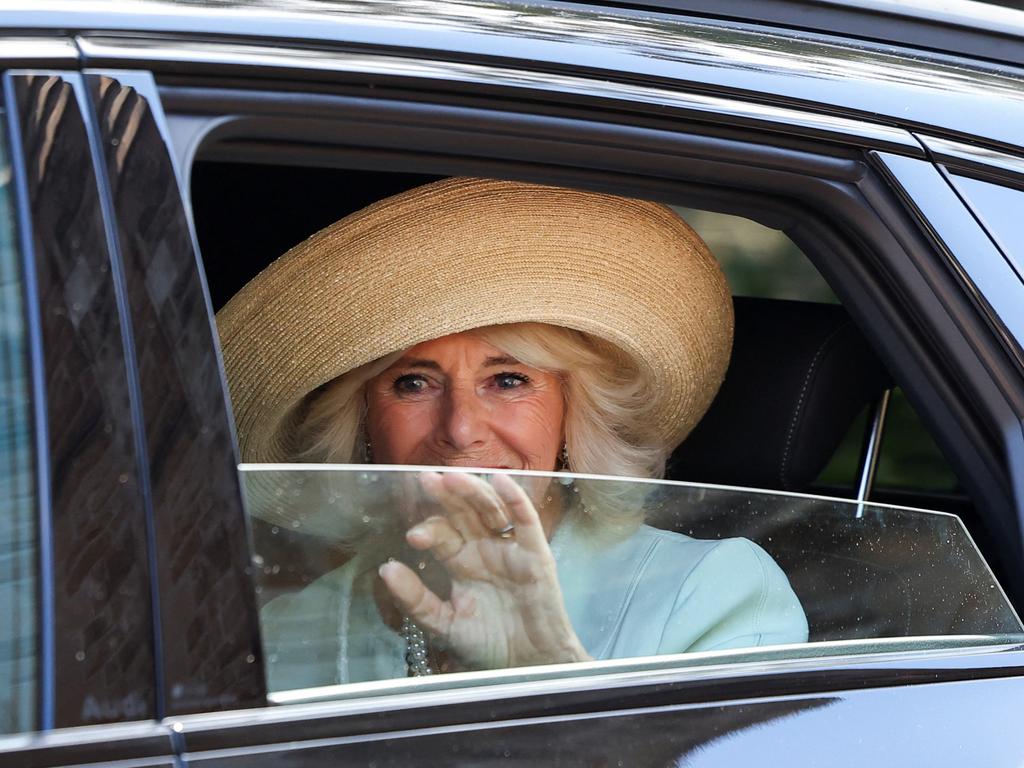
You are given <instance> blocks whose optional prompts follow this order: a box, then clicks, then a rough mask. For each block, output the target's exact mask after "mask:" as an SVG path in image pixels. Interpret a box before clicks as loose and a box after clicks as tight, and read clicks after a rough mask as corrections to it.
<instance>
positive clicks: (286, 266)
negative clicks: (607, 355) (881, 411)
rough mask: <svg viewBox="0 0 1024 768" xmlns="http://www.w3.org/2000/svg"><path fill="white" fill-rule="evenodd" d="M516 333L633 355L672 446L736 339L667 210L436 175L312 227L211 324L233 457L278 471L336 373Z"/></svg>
mask: <svg viewBox="0 0 1024 768" xmlns="http://www.w3.org/2000/svg"><path fill="white" fill-rule="evenodd" d="M518 322H541V323H550V324H553V325H560V326H564V327H567V328H573V329H576V330H580V331H584V332H586V333H589V334H593V335H594V336H597V337H600V338H602V339H605V340H606V341H608V342H611V343H612V344H614V345H616V346H617V347H618V348H619V349H621V350H622V351H623V352H625V353H626V354H627V355H629V356H630V357H631V358H632V359H634V360H635V361H636V363H637V365H638V366H640V367H641V368H643V369H645V370H646V371H647V372H648V373H649V375H650V376H651V377H652V380H653V382H654V392H655V394H654V396H655V398H656V401H657V402H656V408H657V411H658V413H659V418H658V422H659V424H660V425H661V435H662V438H663V439H664V443H665V446H666V447H669V448H671V447H674V446H675V445H677V444H678V443H680V442H681V441H682V440H683V438H685V437H686V435H687V434H688V433H689V432H690V430H691V429H692V428H693V426H694V425H695V424H696V423H697V421H698V420H699V419H700V417H701V416H702V415H703V414H704V411H705V410H706V409H707V407H708V406H709V405H710V403H711V400H712V398H713V397H714V395H715V393H716V392H717V390H718V387H719V385H720V384H721V381H722V378H723V377H724V375H725V369H726V366H727V365H728V360H729V353H730V349H731V344H732V328H733V316H732V301H731V298H730V294H729V289H728V285H727V283H726V281H725V278H724V276H723V274H722V272H721V270H720V269H719V267H718V264H717V262H716V261H715V259H714V257H712V255H711V254H710V252H709V251H708V249H707V247H706V246H705V244H704V242H703V241H702V240H701V239H700V238H699V237H698V236H697V235H696V233H694V232H693V230H692V229H690V227H689V226H688V225H687V224H686V223H685V222H684V221H683V220H682V219H680V218H679V217H678V216H677V215H676V214H675V213H673V212H672V211H671V209H669V208H667V207H665V206H663V205H659V204H655V203H650V202H644V201H639V200H631V199H627V198H621V197H616V196H612V195H603V194H596V193H591V192H581V191H576V190H568V189H561V188H557V187H546V186H539V185H534V184H523V183H516V182H507V181H491V180H480V179H462V178H460V179H448V180H445V181H441V182H437V183H434V184H428V185H426V186H423V187H418V188H416V189H413V190H410V191H408V192H405V193H402V194H400V195H396V196H394V197H390V198H387V199H385V200H382V201H380V202H378V203H375V204H373V205H371V206H369V207H367V208H364V209H363V210H361V211H358V212H356V213H354V214H352V215H350V216H347V217H346V218H344V219H342V220H340V221H338V222H336V223H334V224H332V225H331V226H329V227H327V228H326V229H323V230H321V231H320V232H317V233H316V234H315V235H313V236H312V237H310V238H309V239H307V240H306V241H304V242H302V243H300V244H299V245H297V246H295V247H294V248H292V249H291V250H290V251H288V252H287V253H286V254H285V255H283V256H282V257H280V258H279V259H277V260H276V261H275V262H274V263H273V264H271V265H270V266H269V267H267V269H265V270H264V271H263V272H261V273H260V274H259V275H257V276H256V277H255V278H253V279H252V280H251V281H250V282H249V283H248V284H247V285H246V286H245V287H244V288H243V289H242V290H241V291H239V293H238V294H236V295H235V296H234V298H232V299H231V301H230V302H228V304H227V305H226V306H225V307H224V308H223V309H222V310H221V311H220V312H219V313H218V314H217V327H218V330H219V333H220V338H221V345H222V350H223V354H224V364H225V368H226V371H227V377H228V382H229V387H230V390H231V398H232V405H233V407H234V413H235V420H236V424H237V429H238V436H239V443H240V448H241V454H242V460H243V461H246V462H276V461H287V460H288V459H289V436H290V432H291V424H292V420H293V417H294V413H295V411H296V409H297V407H298V406H299V405H300V403H301V402H302V400H303V399H304V398H305V396H306V395H307V394H308V393H310V392H311V391H312V390H314V389H316V388H317V387H319V386H320V385H322V384H324V383H326V382H328V381H331V380H332V379H334V378H336V377H338V376H340V375H342V374H344V373H346V372H347V371H349V370H352V369H353V368H356V367H358V366H360V365H363V364H365V363H368V362H370V361H372V360H375V359H377V358H379V357H382V356H384V355H386V354H389V353H391V352H394V351H397V350H401V349H406V348H408V347H410V346H413V345H415V344H418V343H420V342H422V341H427V340H430V339H435V338H438V337H441V336H446V335H448V334H452V333H457V332H460V331H465V330H469V329H472V328H478V327H482V326H488V325H497V324H502V323H518Z"/></svg>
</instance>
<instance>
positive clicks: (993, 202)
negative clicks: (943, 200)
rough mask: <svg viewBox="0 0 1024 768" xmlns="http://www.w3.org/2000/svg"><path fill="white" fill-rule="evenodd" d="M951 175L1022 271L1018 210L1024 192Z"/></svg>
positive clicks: (1023, 239)
mask: <svg viewBox="0 0 1024 768" xmlns="http://www.w3.org/2000/svg"><path fill="white" fill-rule="evenodd" d="M950 178H951V179H953V183H954V184H955V185H956V188H957V190H958V191H959V192H960V194H961V195H963V196H964V197H965V198H966V199H967V202H968V203H969V204H970V206H971V208H972V209H973V210H974V212H975V213H976V214H977V215H978V217H979V218H980V219H981V223H982V224H983V225H984V226H985V228H986V229H987V230H988V232H989V234H990V235H992V237H993V238H994V239H995V241H996V243H997V244H998V245H999V247H1000V249H1002V251H1003V253H1004V254H1006V257H1007V258H1008V259H1009V260H1010V262H1011V263H1012V264H1013V266H1014V268H1016V270H1017V274H1019V275H1024V227H1022V226H1021V222H1020V217H1021V211H1024V192H1022V191H1021V190H1019V189H1013V188H1012V187H1004V186H1002V185H1001V184H992V183H991V182H988V181H978V180H977V179H970V178H968V177H966V176H956V175H952V176H950Z"/></svg>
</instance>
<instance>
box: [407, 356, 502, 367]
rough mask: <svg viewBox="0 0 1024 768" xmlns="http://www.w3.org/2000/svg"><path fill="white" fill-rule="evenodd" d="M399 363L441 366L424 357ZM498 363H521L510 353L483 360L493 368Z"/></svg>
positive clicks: (486, 365)
mask: <svg viewBox="0 0 1024 768" xmlns="http://www.w3.org/2000/svg"><path fill="white" fill-rule="evenodd" d="M399 364H400V365H402V366H403V367H406V368H426V369H428V370H431V371H440V370H441V366H440V365H439V364H438V363H437V362H436V361H434V360H428V359H426V358H413V359H411V360H401V361H399ZM500 365H522V363H520V362H519V361H518V360H516V359H515V358H514V357H512V356H511V355H496V356H494V357H488V358H487V359H485V360H484V368H494V367H496V366H500Z"/></svg>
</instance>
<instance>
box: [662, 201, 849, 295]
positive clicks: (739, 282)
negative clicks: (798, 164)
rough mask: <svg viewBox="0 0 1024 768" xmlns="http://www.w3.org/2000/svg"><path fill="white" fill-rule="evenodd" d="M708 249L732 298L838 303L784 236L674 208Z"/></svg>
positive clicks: (733, 219) (744, 222)
mask: <svg viewBox="0 0 1024 768" xmlns="http://www.w3.org/2000/svg"><path fill="white" fill-rule="evenodd" d="M675 210H676V212H677V213H679V215H680V216H682V217H683V218H684V219H686V222H687V223H688V224H689V225H690V226H691V227H693V228H694V230H696V232H697V234H698V235H700V236H701V238H702V239H703V240H704V242H706V243H707V244H708V247H709V248H710V249H711V252H712V253H713V254H715V258H717V259H718V262H719V263H720V264H721V265H722V270H723V271H724V272H725V275H726V277H727V278H728V279H729V287H730V288H732V292H733V295H735V296H759V297H762V298H766V299H795V300H799V301H818V302H827V303H830V304H836V303H838V302H839V300H838V299H837V298H836V296H835V294H834V293H832V289H831V288H829V286H828V283H826V282H825V279H824V278H823V277H822V276H821V275H820V274H819V273H818V270H817V269H815V267H814V265H813V264H811V262H810V260H809V259H808V258H807V257H806V256H805V255H804V254H803V252H802V251H801V250H800V249H799V248H797V247H796V245H795V244H794V243H793V241H792V240H790V239H789V238H788V237H787V236H786V235H785V233H783V232H781V231H779V230H777V229H771V228H769V227H765V226H763V225H761V224H758V223H757V222H756V221H752V220H750V219H745V218H743V217H742V216H730V215H729V214H725V213H715V212H713V211H702V210H697V209H694V208H680V207H675Z"/></svg>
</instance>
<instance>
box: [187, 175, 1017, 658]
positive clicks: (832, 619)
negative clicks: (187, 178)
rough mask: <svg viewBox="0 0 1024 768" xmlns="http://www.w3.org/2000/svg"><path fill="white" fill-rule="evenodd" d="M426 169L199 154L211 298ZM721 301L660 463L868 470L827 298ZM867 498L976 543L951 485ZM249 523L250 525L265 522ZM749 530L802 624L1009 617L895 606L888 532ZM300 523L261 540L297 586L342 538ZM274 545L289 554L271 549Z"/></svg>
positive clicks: (695, 528) (950, 622) (684, 467)
mask: <svg viewBox="0 0 1024 768" xmlns="http://www.w3.org/2000/svg"><path fill="white" fill-rule="evenodd" d="M437 178H439V177H438V176H432V175H425V174H408V173H394V172H386V173H385V172H377V171H367V170H351V169H338V168H324V167H316V166H315V165H268V164H257V163H249V162H219V161H217V160H205V161H204V160H202V159H200V161H198V162H196V163H195V164H194V165H193V167H192V173H191V185H192V203H193V208H194V217H195V223H196V229H197V236H198V240H199V245H200V249H201V253H202V255H203V261H204V266H205V269H206V277H207V281H208V284H209V290H210V294H211V298H212V301H213V305H214V309H215V310H216V309H219V308H220V307H221V306H223V304H224V303H225V302H226V301H227V300H228V299H229V298H230V297H231V296H232V295H233V294H234V293H235V292H236V291H237V290H239V289H240V288H241V287H242V286H243V285H244V284H245V282H246V281H248V280H249V279H250V278H251V277H252V276H254V275H255V274H256V273H257V272H259V271H260V270H261V269H263V268H264V267H266V266H267V265H268V264H269V263H270V262H271V261H273V260H274V259H275V258H276V257H277V256H279V255H280V254H282V253H284V252H285V251H286V250H287V249H288V248H289V247H291V246H292V245H294V244H296V243H298V242H300V241H301V240H303V239H304V238H305V237H307V236H309V235H310V234H312V233H313V232H316V231H317V230H319V229H321V228H323V227H325V226H327V225H328V224H330V223H332V222H334V221H335V220H337V219H338V218H340V217H342V216H344V215H346V214H348V213H351V212H353V211H356V210H359V209H360V208H362V207H364V206H366V205H368V204H370V203H372V202H374V201H376V200H378V199H381V198H383V197H386V196H388V195H391V194H395V193H398V192H400V191H403V190H405V189H409V188H411V187H414V186H417V185H420V184H424V183H427V182H429V181H432V180H434V179H437ZM735 311H736V331H735V342H734V349H733V357H732V363H731V366H730V369H729V372H728V374H727V377H726V380H725V383H724V385H723V387H722V389H721V390H720V393H719V395H718V397H717V399H716V400H715V402H714V404H713V405H712V407H711V410H710V411H709V412H708V414H707V415H706V416H705V418H704V419H703V421H702V422H701V423H700V425H699V426H698V427H697V429H696V430H695V431H694V432H693V433H692V435H691V436H690V437H689V438H688V440H687V441H686V442H685V443H684V444H683V445H682V446H680V447H679V449H677V451H676V452H675V453H674V454H673V456H672V457H671V459H670V461H669V464H668V468H667V477H668V479H672V480H684V481H693V482H702V483H711V484H716V485H724V486H738V487H741V488H754V489H771V490H781V491H795V492H801V493H817V494H822V495H828V496H846V497H855V496H856V493H857V490H858V485H861V484H863V482H864V479H865V478H864V476H865V473H868V474H869V475H870V474H872V473H873V467H869V466H868V464H869V462H870V461H871V457H870V455H869V454H870V451H869V450H868V448H869V445H870V443H871V441H872V440H873V439H874V440H875V441H876V442H877V440H878V439H880V434H878V429H879V425H878V424H874V427H875V434H874V435H872V426H873V423H872V422H873V420H872V418H871V417H872V416H873V415H877V408H878V406H879V403H880V402H881V400H882V399H883V395H884V394H885V393H886V392H887V391H889V390H890V389H891V388H892V387H893V385H894V382H893V378H892V376H891V375H890V373H889V372H888V371H887V369H886V367H885V366H884V365H883V363H882V362H881V361H880V359H879V357H878V356H877V355H876V353H875V351H874V350H873V349H872V346H871V344H870V343H869V342H868V341H867V339H866V338H865V336H864V335H863V334H862V333H861V332H860V330H859V329H858V328H857V326H856V325H855V323H854V322H853V320H852V319H851V317H850V316H849V314H848V313H847V312H846V311H845V309H844V308H843V307H842V306H840V305H838V304H821V303H815V302H806V301H787V300H780V299H774V298H764V297H742V296H738V297H736V299H735ZM876 421H877V420H876ZM844 442H845V443H847V444H850V443H852V444H853V445H854V446H855V447H854V449H853V453H854V455H856V457H857V461H856V466H855V467H854V466H851V467H849V468H848V470H847V474H848V480H847V481H846V482H845V483H843V484H840V485H836V484H835V483H822V482H821V481H820V480H819V478H820V477H821V475H822V471H823V469H824V468H825V467H826V465H828V464H829V462H830V460H831V459H833V456H834V455H835V454H836V452H837V449H838V448H839V447H840V445H841V444H842V443H844ZM868 483H869V485H870V479H869V480H868ZM871 499H872V500H873V501H877V502H880V503H884V502H889V503H898V504H902V505H907V506H917V507H921V508H925V509H941V510H947V511H953V512H956V513H957V514H959V515H960V516H961V518H962V519H964V521H965V523H966V525H967V526H968V528H969V529H970V531H971V533H972V534H973V536H974V538H975V539H976V540H977V541H978V542H979V543H980V544H981V546H982V549H983V551H985V545H986V542H987V533H986V529H985V527H984V526H983V525H982V524H981V521H980V520H979V518H978V516H977V515H976V514H975V513H974V512H973V507H972V505H971V504H970V501H969V500H968V498H967V497H966V495H965V494H964V493H963V492H953V493H944V494H936V493H934V492H933V491H931V490H929V489H921V490H920V491H917V492H915V491H913V490H912V489H911V490H907V489H895V490H888V491H887V490H886V489H884V488H882V489H875V490H874V492H873V493H872V496H871ZM651 522H652V523H653V524H655V525H660V526H662V527H668V528H673V529H677V530H680V531H682V532H684V533H688V534H690V535H694V536H698V537H705V538H711V537H725V536H729V535H737V534H730V522H729V517H728V515H723V514H711V515H707V516H704V517H701V518H700V519H692V518H690V519H685V520H681V519H679V518H678V516H676V515H667V516H665V517H664V518H663V519H654V520H652V521H651ZM253 524H254V527H255V534H256V536H257V539H259V538H260V535H261V532H262V526H264V525H265V524H264V523H261V522H260V521H258V520H254V522H253ZM762 533H763V536H760V537H759V536H752V538H756V539H757V540H758V542H759V543H760V544H761V545H762V546H764V547H765V549H767V550H768V551H769V552H770V553H771V554H772V555H773V556H774V557H775V558H776V560H777V561H778V562H779V563H780V565H782V566H783V568H784V570H785V571H786V572H787V574H788V575H789V576H790V579H791V581H792V583H793V586H794V588H795V589H796V591H797V593H798V595H799V596H800V598H801V601H802V602H803V604H804V606H805V609H806V611H807V613H808V617H809V620H810V623H811V637H812V639H819V640H827V639H848V638H852V637H871V636H876V637H877V636H906V635H928V634H949V633H958V634H963V633H968V632H974V631H977V632H981V631H989V632H991V631H993V627H995V628H1001V629H1003V630H1005V631H1013V629H1014V624H1013V622H1014V619H1013V617H1012V616H1011V615H1009V614H1005V613H1003V612H1001V611H1002V608H1001V606H1000V605H999V604H998V601H996V602H992V601H991V600H988V599H983V600H981V601H980V602H978V603H977V605H975V606H974V607H973V608H970V609H968V608H965V607H964V605H962V604H961V603H960V602H958V603H957V604H956V605H955V606H952V607H951V606H945V607H944V608H943V610H941V611H938V610H927V611H922V610H912V609H911V608H910V607H909V606H910V605H911V603H912V602H913V601H912V600H911V596H913V595H918V596H921V595H927V594H936V593H935V592H931V593H929V591H928V590H927V589H926V587H925V585H924V584H923V583H918V584H914V583H910V582H907V583H902V582H901V586H900V588H899V589H897V590H895V591H892V590H890V592H889V593H884V590H883V591H881V592H880V591H879V590H878V589H873V586H877V585H879V584H881V583H887V582H886V578H887V577H888V576H891V574H892V573H893V571H892V569H891V568H890V565H889V564H890V562H891V559H892V558H893V557H898V552H896V551H894V550H891V548H890V549H889V550H885V548H882V547H879V548H877V549H871V550H870V551H868V550H867V549H866V548H865V547H864V546H863V541H862V540H860V539H859V538H858V537H856V536H852V537H845V538H844V537H843V536H842V535H827V534H821V533H820V532H818V533H815V532H814V531H813V530H811V529H809V528H808V527H807V526H806V525H803V524H797V523H794V524H793V525H789V526H788V527H787V524H785V523H783V524H781V526H780V525H778V524H772V525H770V526H767V527H766V528H765V529H764V530H763V531H762ZM744 535H750V534H749V532H745V533H744ZM308 538H309V537H305V536H303V535H302V534H300V533H293V532H288V534H287V535H285V536H278V537H274V539H273V542H274V543H273V544H272V545H271V546H274V547H283V548H286V549H287V548H289V547H291V546H295V545H296V543H298V544H301V546H302V548H303V552H304V553H305V556H304V564H296V563H294V562H291V563H290V564H289V565H288V566H287V567H285V568H284V569H283V570H282V572H281V573H280V575H279V576H278V577H276V578H277V580H278V581H279V587H280V589H283V590H287V589H294V588H298V587H300V586H301V585H302V584H304V583H308V581H310V580H311V579H312V578H315V577H316V576H317V575H319V574H320V573H323V572H325V571H326V570H328V569H330V568H332V567H336V566H337V565H338V564H340V562H343V560H344V555H343V554H341V553H338V552H335V551H332V549H331V548H330V547H329V546H324V545H322V544H320V543H318V542H314V541H309V540H307V539H308ZM266 540H267V541H269V540H270V539H269V537H268V538H267V539H266ZM894 541H895V544H894V546H896V547H897V548H898V546H899V541H898V540H894ZM288 542H292V543H291V544H289V543H288ZM282 561H283V562H289V561H288V558H287V557H284V558H282ZM825 574H831V575H832V576H833V577H835V575H836V574H843V576H842V578H844V579H845V580H846V583H848V584H850V585H851V587H850V589H849V590H847V594H846V595H845V596H844V597H843V599H842V600H841V601H840V602H839V604H837V601H836V595H835V593H834V591H833V590H832V589H831V588H829V587H828V586H827V584H828V583H829V582H831V583H833V584H834V583H835V579H834V578H832V579H824V580H823V575H825ZM931 578H934V574H933V575H932V576H931ZM274 591H276V590H274ZM939 594H941V593H939ZM264 597H265V596H264ZM975 597H976V596H975ZM972 599H974V598H969V599H968V598H965V600H966V601H967V602H970V600H972ZM947 609H948V610H947ZM865 617H868V618H867V619H865Z"/></svg>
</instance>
